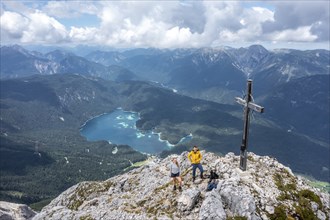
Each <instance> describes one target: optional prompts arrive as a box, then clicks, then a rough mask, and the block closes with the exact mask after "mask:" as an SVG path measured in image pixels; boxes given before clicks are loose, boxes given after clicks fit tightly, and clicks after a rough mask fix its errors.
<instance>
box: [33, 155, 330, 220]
mask: <svg viewBox="0 0 330 220" xmlns="http://www.w3.org/2000/svg"><path fill="white" fill-rule="evenodd" d="M187 154H188V152H183V153H182V154H181V155H179V156H178V160H179V162H180V166H181V171H182V176H183V178H184V185H183V191H182V192H177V191H173V190H172V185H171V183H170V178H169V168H168V165H169V163H170V160H171V156H169V157H167V158H164V159H159V158H157V157H153V158H150V159H149V161H148V162H147V163H146V164H145V165H143V166H141V167H139V168H136V169H134V170H132V171H129V172H128V173H125V174H123V175H119V176H115V177H112V178H110V179H108V180H106V181H104V182H81V183H79V184H77V185H75V186H72V187H71V188H69V189H68V190H66V191H65V192H63V193H62V194H61V195H60V196H58V197H57V198H56V199H54V200H53V201H52V202H51V203H50V204H49V205H48V206H46V207H44V208H43V209H42V211H41V212H40V213H38V214H37V215H36V216H35V218H34V219H35V220H39V219H40V220H41V219H54V220H55V219H63V218H64V219H65V218H67V219H68V218H69V219H84V218H85V219H86V218H88V219H104V218H105V219H155V218H157V219H228V218H235V217H236V218H238V217H241V218H242V219H249V220H250V219H252V220H258V219H263V220H267V219H270V220H272V219H282V218H284V217H285V218H299V219H320V220H325V219H328V218H329V216H330V206H329V205H330V204H329V200H328V198H329V194H328V193H325V192H321V191H320V190H318V189H315V188H313V187H311V186H309V185H308V184H307V182H306V180H305V179H304V178H301V177H296V176H294V175H293V174H292V172H291V170H290V168H288V167H285V166H283V165H282V164H280V163H279V162H277V160H276V159H275V158H271V157H268V156H258V155H256V154H254V153H249V160H248V170H247V171H245V172H243V171H241V170H240V169H239V168H238V164H239V157H238V156H235V155H234V154H233V153H228V154H227V155H225V156H223V157H219V156H217V155H215V154H213V153H206V152H205V151H202V154H203V160H202V164H203V166H204V169H205V173H208V172H209V171H210V169H211V168H213V169H216V170H217V172H218V174H219V175H220V178H219V180H218V186H217V188H216V189H213V190H212V191H211V192H206V187H207V179H205V180H200V179H197V180H196V181H195V183H192V180H191V168H190V162H189V161H188V159H187Z"/></svg>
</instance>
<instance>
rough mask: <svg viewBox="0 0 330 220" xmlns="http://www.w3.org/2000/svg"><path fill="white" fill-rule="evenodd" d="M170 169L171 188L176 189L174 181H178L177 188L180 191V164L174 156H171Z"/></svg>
mask: <svg viewBox="0 0 330 220" xmlns="http://www.w3.org/2000/svg"><path fill="white" fill-rule="evenodd" d="M170 170H171V178H172V181H173V190H176V188H177V186H176V183H177V182H178V183H179V190H180V191H182V179H181V176H180V165H179V162H178V160H177V158H176V156H173V157H172V161H171V164H170Z"/></svg>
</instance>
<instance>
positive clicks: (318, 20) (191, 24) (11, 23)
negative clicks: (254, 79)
mask: <svg viewBox="0 0 330 220" xmlns="http://www.w3.org/2000/svg"><path fill="white" fill-rule="evenodd" d="M282 3H283V5H282ZM39 4H40V5H39V6H38V2H37V3H36V5H34V6H31V5H28V4H24V2H23V3H15V4H14V3H10V4H9V3H6V4H5V5H4V7H2V8H1V10H2V15H1V26H2V27H1V36H5V39H6V40H8V41H10V40H11V41H17V40H19V41H20V42H26V43H36V42H40V43H76V44H80V43H85V44H102V45H109V46H113V47H161V48H172V47H204V46H206V47H207V46H217V45H219V44H221V45H226V44H227V43H232V44H233V43H235V42H237V44H239V43H240V42H251V44H252V43H256V42H262V41H267V42H272V41H276V42H285V41H290V42H291V41H297V42H314V41H321V40H323V41H329V29H328V26H327V25H328V24H329V21H326V20H327V18H329V9H328V8H326V7H322V5H323V6H324V3H322V4H319V3H317V4H316V5H314V6H313V4H300V3H299V2H298V3H297V2H286V3H285V4H284V2H274V1H269V2H268V1H267V2H265V4H269V5H274V6H275V10H273V9H269V8H271V7H269V8H266V7H265V6H264V5H265V4H263V6H261V5H260V4H259V5H258V3H256V2H255V3H251V4H250V6H246V5H244V4H242V2H237V1H203V2H202V1H187V2H182V1H167V2H164V1H88V2H82V1H50V2H47V3H45V4H41V3H39ZM16 6H17V8H19V10H18V11H15V7H16ZM308 7H311V8H312V9H311V10H312V11H313V13H312V14H313V15H310V14H311V13H309V12H308ZM297 10H298V11H297ZM318 12H319V14H318V15H315V13H318ZM304 13H307V14H308V15H309V16H308V18H305V17H304V16H303V15H304ZM85 15H88V16H94V17H95V18H97V19H95V21H93V22H97V21H98V22H99V23H98V24H96V25H94V26H91V25H90V24H89V25H84V23H83V21H84V18H85V17H84V16H85ZM70 18H75V19H76V20H75V22H77V18H81V22H82V23H81V24H79V26H78V25H76V26H72V23H71V24H70V25H68V27H65V24H64V23H63V24H61V23H60V21H63V22H64V20H62V19H66V20H68V19H70ZM85 20H86V19H85ZM286 21H287V22H286ZM69 23H70V22H69Z"/></svg>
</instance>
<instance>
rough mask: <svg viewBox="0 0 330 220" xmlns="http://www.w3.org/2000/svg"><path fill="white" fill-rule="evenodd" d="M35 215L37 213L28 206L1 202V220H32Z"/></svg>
mask: <svg viewBox="0 0 330 220" xmlns="http://www.w3.org/2000/svg"><path fill="white" fill-rule="evenodd" d="M35 215H36V212H34V211H33V210H32V209H31V208H30V207H28V206H27V205H23V204H15V203H10V202H3V201H0V219H1V220H30V219H32V218H33V217H34V216H35Z"/></svg>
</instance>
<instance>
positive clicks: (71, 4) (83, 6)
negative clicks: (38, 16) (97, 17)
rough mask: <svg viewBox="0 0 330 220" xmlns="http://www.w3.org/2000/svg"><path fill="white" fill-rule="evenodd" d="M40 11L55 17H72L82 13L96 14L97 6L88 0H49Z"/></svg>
mask: <svg viewBox="0 0 330 220" xmlns="http://www.w3.org/2000/svg"><path fill="white" fill-rule="evenodd" d="M42 11H43V12H45V13H47V14H48V15H49V16H53V17H55V18H73V17H79V16H82V15H83V14H91V15H94V14H97V13H98V8H97V6H96V5H95V4H94V3H93V2H89V1H50V2H48V3H47V4H46V5H45V6H43V7H42Z"/></svg>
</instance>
